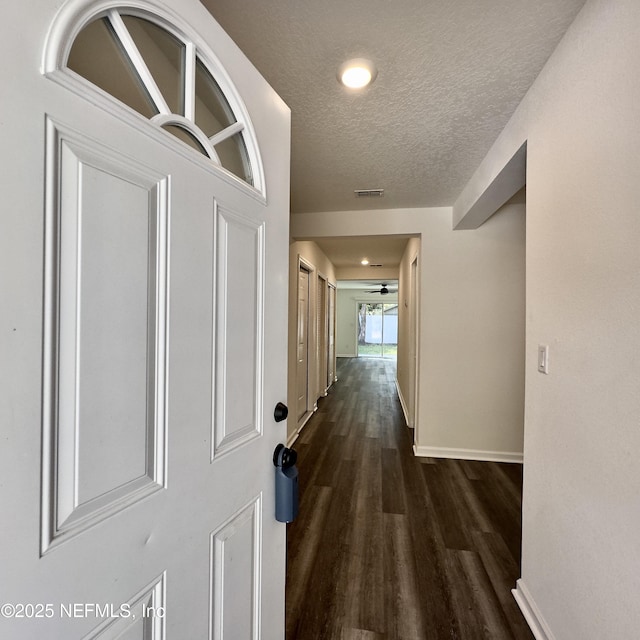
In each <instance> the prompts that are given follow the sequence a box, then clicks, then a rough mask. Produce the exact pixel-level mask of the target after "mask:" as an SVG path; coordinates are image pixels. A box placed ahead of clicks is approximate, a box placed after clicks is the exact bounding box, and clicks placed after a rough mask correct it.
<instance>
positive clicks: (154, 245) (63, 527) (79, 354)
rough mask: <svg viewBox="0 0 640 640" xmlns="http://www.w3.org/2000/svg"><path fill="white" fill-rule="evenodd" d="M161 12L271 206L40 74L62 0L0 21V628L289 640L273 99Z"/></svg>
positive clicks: (280, 120)
mask: <svg viewBox="0 0 640 640" xmlns="http://www.w3.org/2000/svg"><path fill="white" fill-rule="evenodd" d="M71 4H72V5H76V6H77V5H80V4H82V2H80V0H74V1H73V2H72V3H71ZM84 4H86V5H87V6H88V5H97V4H99V3H96V2H85V3H84ZM138 4H141V3H138ZM142 4H144V3H142ZM151 4H152V3H149V6H151ZM173 4H174V8H177V9H179V10H180V15H181V19H182V20H183V21H184V22H185V23H189V24H195V25H198V33H199V34H200V35H201V36H202V37H203V38H205V39H206V40H207V41H210V42H212V43H215V47H216V55H218V57H219V59H220V60H221V61H222V63H223V64H225V66H226V67H227V68H228V69H229V70H230V73H232V75H233V76H234V77H236V76H237V77H238V78H239V82H240V84H241V85H242V92H243V93H242V95H243V99H244V100H245V103H246V105H247V109H248V111H249V113H250V114H254V113H255V114H259V117H258V118H257V119H256V121H255V122H254V125H255V129H256V134H257V136H258V138H259V139H260V141H261V153H262V158H263V161H264V174H265V179H266V193H267V194H268V197H267V198H266V199H265V198H264V197H262V196H261V195H260V194H259V193H258V192H257V191H256V190H255V189H253V188H251V187H249V186H248V185H246V184H243V183H242V182H241V181H240V180H237V179H235V178H234V177H232V176H231V175H230V174H227V173H225V172H224V171H222V170H220V169H219V168H217V167H215V166H213V165H212V164H211V163H210V162H209V160H208V159H206V158H204V157H203V156H201V155H198V153H196V152H195V151H193V150H191V149H188V148H186V146H184V145H183V143H182V142H180V141H179V140H177V139H174V138H173V137H172V136H170V135H165V134H162V133H160V134H159V135H158V133H157V132H156V133H153V134H152V133H151V131H152V129H153V127H152V125H151V124H150V123H148V122H146V121H144V120H143V119H142V118H139V117H138V116H135V117H129V116H128V115H127V113H126V112H125V111H126V110H123V109H121V108H114V109H111V108H109V107H108V106H107V102H108V101H104V102H103V103H101V106H97V105H96V104H95V101H94V100H92V99H91V95H92V94H91V92H88V93H87V95H82V93H81V92H80V93H79V92H74V91H71V90H69V89H68V88H67V87H65V86H61V85H59V84H56V83H54V82H52V81H51V80H49V79H47V78H44V77H43V76H42V75H41V73H40V69H39V68H38V58H39V56H40V53H41V48H42V46H43V45H44V41H43V38H44V35H45V34H46V33H47V29H48V27H49V25H50V24H51V22H52V20H53V18H54V13H55V11H56V9H57V8H58V6H59V2H57V1H56V0H39V1H38V2H36V3H15V5H13V6H12V7H11V10H10V14H11V16H10V18H11V19H10V20H9V21H8V22H5V23H4V26H3V27H2V29H3V38H2V39H1V40H2V44H1V45H0V46H2V50H1V53H2V56H3V59H4V60H12V61H13V63H12V64H11V65H3V66H2V70H1V71H0V73H1V76H0V81H2V83H3V87H4V89H5V90H6V92H7V93H6V95H8V96H11V99H10V100H3V101H2V105H1V106H0V123H1V124H0V126H1V127H2V129H3V130H2V135H3V139H4V140H5V144H6V146H5V153H4V154H3V156H2V159H1V160H0V162H1V163H2V166H1V171H0V174H1V176H2V178H1V179H2V193H3V199H4V203H3V214H2V217H1V223H0V224H1V226H2V229H1V233H0V243H1V246H0V278H2V280H1V282H0V284H1V285H2V288H1V291H2V301H3V302H2V304H3V313H2V331H1V333H0V353H1V354H2V356H1V365H0V396H1V404H0V418H1V426H0V429H1V431H0V440H1V442H2V446H1V447H0V469H1V470H2V471H1V473H2V481H0V500H1V506H2V513H3V518H2V521H1V522H0V567H1V568H2V569H1V571H2V579H1V580H0V605H4V606H3V607H2V608H0V637H2V638H20V639H28V638H34V639H35V638H39V639H40V638H65V640H66V639H69V640H72V639H74V638H100V639H102V638H126V639H127V640H130V639H134V638H139V639H140V640H143V639H144V640H150V639H161V638H162V639H163V638H165V637H166V638H176V639H180V640H182V639H194V640H196V639H200V638H226V639H232V640H236V639H238V640H240V639H244V638H247V639H249V638H250V639H252V640H253V639H257V638H274V639H275V638H282V637H283V636H284V567H285V526H284V525H282V524H280V523H277V522H276V521H275V518H274V512H275V506H274V502H275V498H274V480H273V464H272V452H273V449H274V448H275V446H276V444H277V443H278V442H279V441H284V439H285V434H286V424H285V423H282V424H276V423H275V422H274V418H273V408H274V406H275V404H276V403H277V402H278V401H283V400H285V399H286V339H287V338H286V325H287V321H286V317H287V315H286V314H287V312H286V302H287V301H286V298H287V292H286V287H282V289H283V291H273V290H270V294H269V296H265V295H264V292H265V283H266V282H267V281H269V282H273V281H276V282H286V281H287V267H288V265H287V257H286V256H287V250H286V248H287V246H288V210H287V206H288V205H287V203H288V160H289V155H288V148H289V113H288V109H287V108H286V107H285V106H284V105H283V104H282V103H281V102H280V101H279V100H278V99H277V96H275V95H274V94H273V92H272V91H271V90H270V89H269V87H268V86H267V85H266V83H264V81H263V80H262V79H261V78H260V77H259V76H258V75H257V73H256V72H255V70H254V69H253V67H252V66H251V65H250V64H249V63H248V61H247V60H246V59H245V58H244V57H243V56H242V55H241V54H240V52H239V51H238V50H237V49H236V47H235V46H234V45H233V43H232V42H231V41H230V40H229V39H228V38H227V37H226V35H225V34H224V33H223V32H222V30H221V29H220V28H219V27H218V25H217V24H216V23H215V22H214V21H213V19H212V18H210V16H209V15H208V14H207V13H206V11H205V10H204V8H203V7H201V6H200V5H199V3H197V2H192V1H191V0H180V1H179V2H176V3H173ZM9 67H10V69H9ZM3 146H4V145H3ZM8 149H11V150H12V151H11V153H7V152H6V151H7V150H8ZM43 203H44V207H43Z"/></svg>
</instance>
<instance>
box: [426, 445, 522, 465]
mask: <svg viewBox="0 0 640 640" xmlns="http://www.w3.org/2000/svg"><path fill="white" fill-rule="evenodd" d="M413 453H414V454H415V455H416V456H418V457H419V458H453V459H455V460H482V461H483V462H516V463H519V464H522V460H523V456H522V454H521V453H517V452H515V451H484V450H481V449H449V448H447V447H419V446H417V445H414V446H413Z"/></svg>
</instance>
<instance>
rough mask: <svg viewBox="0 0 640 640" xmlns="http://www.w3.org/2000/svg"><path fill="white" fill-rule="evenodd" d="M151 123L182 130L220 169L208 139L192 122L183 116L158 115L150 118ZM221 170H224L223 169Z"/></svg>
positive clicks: (218, 159) (214, 151)
mask: <svg viewBox="0 0 640 640" xmlns="http://www.w3.org/2000/svg"><path fill="white" fill-rule="evenodd" d="M151 122H154V123H155V124H157V125H158V126H159V127H164V125H173V126H176V127H180V128H181V129H184V130H185V131H186V132H187V133H189V134H191V135H192V136H193V137H194V138H195V139H196V140H197V141H198V144H199V145H200V146H201V147H202V148H203V149H204V151H205V152H206V154H207V155H208V156H209V157H210V158H211V159H212V160H213V161H214V162H217V163H218V164H219V165H220V166H221V167H222V163H221V162H220V158H219V157H218V154H217V152H216V150H215V149H214V148H213V145H212V144H211V141H210V140H209V138H207V136H206V135H205V134H204V133H203V131H202V129H200V128H199V127H196V126H195V125H194V123H193V122H191V121H190V120H187V118H185V117H184V116H179V115H177V114H175V113H169V114H165V113H159V114H158V115H156V116H153V118H151ZM222 168H223V169H224V167H222Z"/></svg>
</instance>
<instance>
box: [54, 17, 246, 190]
mask: <svg viewBox="0 0 640 640" xmlns="http://www.w3.org/2000/svg"><path fill="white" fill-rule="evenodd" d="M67 67H68V68H69V69H71V70H72V71H75V72H76V73H78V74H79V75H81V76H83V77H84V78H85V79H87V80H88V81H90V82H92V83H93V84H95V85H97V86H98V87H100V88H101V89H103V90H104V91H106V92H107V93H109V94H110V95H111V96H113V97H114V98H116V99H117V100H119V101H121V102H123V103H124V104H126V105H127V106H129V107H131V108H132V109H134V110H135V111H137V112H138V113H140V114H142V115H143V116H145V117H146V118H148V119H149V120H150V121H151V122H152V123H154V124H155V125H157V126H158V127H161V128H162V129H164V130H165V131H167V132H168V133H170V134H172V135H173V136H175V137H176V138H177V139H179V140H180V141H181V142H182V143H183V144H186V145H188V146H189V147H191V148H192V149H194V150H195V151H197V152H198V153H200V154H202V155H204V156H206V157H208V158H210V159H211V161H213V162H215V163H217V164H219V165H221V166H222V167H224V168H225V169H227V170H228V171H230V172H231V173H233V174H234V175H236V176H238V177H239V178H241V179H242V180H244V181H245V182H247V183H249V184H250V185H252V186H258V185H256V184H255V182H254V175H253V171H252V167H251V160H250V153H249V151H248V145H250V144H251V142H250V140H249V139H248V138H247V135H246V133H247V130H246V123H245V122H244V121H243V118H242V117H241V116H240V115H239V113H238V109H235V110H234V109H233V108H232V106H231V104H230V101H229V100H228V99H227V96H226V95H225V93H224V92H223V91H222V89H221V88H220V85H219V84H218V82H216V80H215V79H214V76H213V74H212V73H211V71H210V68H209V66H208V65H207V64H206V62H205V60H204V59H203V56H202V52H200V51H199V50H198V49H197V47H196V45H195V44H194V43H193V42H192V41H190V40H189V39H188V38H186V37H181V36H180V35H178V34H177V33H176V32H175V31H169V30H168V29H166V28H165V27H164V26H161V25H160V24H159V23H158V22H156V21H155V20H154V18H153V16H151V15H146V14H141V13H140V12H136V11H133V10H127V9H119V10H117V9H110V10H109V11H107V12H106V13H103V14H101V15H100V16H99V17H98V18H96V19H94V20H93V21H91V22H89V23H88V24H87V25H86V26H85V27H84V28H83V29H82V30H81V31H80V33H79V34H78V35H77V37H76V38H75V40H74V42H73V45H72V47H71V51H70V53H69V57H68V59H67Z"/></svg>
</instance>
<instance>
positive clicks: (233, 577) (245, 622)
mask: <svg viewBox="0 0 640 640" xmlns="http://www.w3.org/2000/svg"><path fill="white" fill-rule="evenodd" d="M261 523H262V496H258V497H257V498H255V499H254V500H252V501H251V502H250V503H249V504H248V505H246V506H244V507H243V508H241V509H240V510H239V511H238V512H237V513H235V514H234V515H232V516H231V517H230V518H229V519H228V520H227V521H226V522H225V523H224V524H222V525H221V526H220V527H219V528H218V529H216V530H215V531H214V532H212V533H211V538H210V585H211V586H210V589H211V591H210V602H211V609H210V617H209V620H210V624H209V638H210V640H234V639H235V638H251V639H252V640H258V639H259V637H260V617H261V590H260V584H261V581H262V578H261V566H262V527H261Z"/></svg>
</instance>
